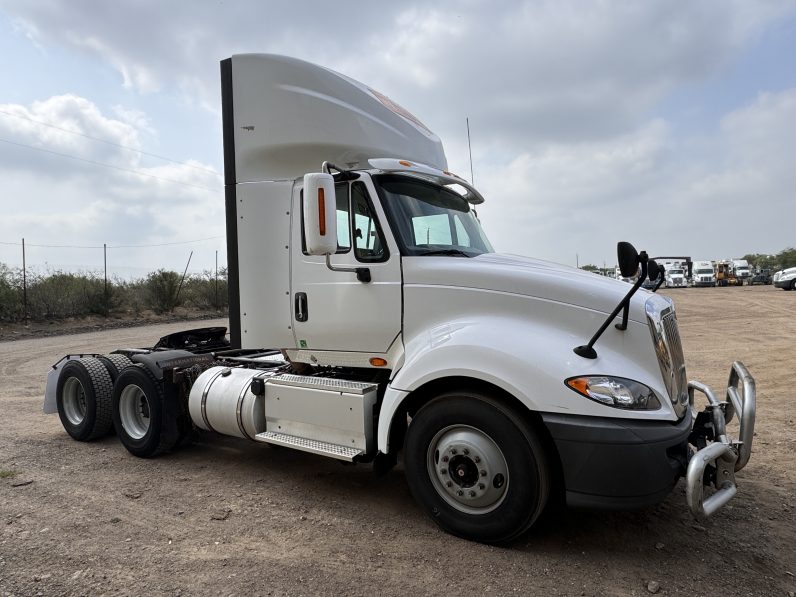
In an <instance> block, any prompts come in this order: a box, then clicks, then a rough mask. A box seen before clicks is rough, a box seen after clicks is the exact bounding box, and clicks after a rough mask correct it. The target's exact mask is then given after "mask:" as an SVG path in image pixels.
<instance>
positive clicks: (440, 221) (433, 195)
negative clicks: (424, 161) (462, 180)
mask: <svg viewBox="0 0 796 597" xmlns="http://www.w3.org/2000/svg"><path fill="white" fill-rule="evenodd" d="M373 181H374V184H375V185H376V189H377V190H378V193H379V197H380V198H381V202H382V205H383V206H384V211H385V213H386V214H387V218H388V219H389V221H390V226H391V227H392V229H393V231H394V233H395V237H396V240H397V241H398V244H399V246H400V247H401V252H402V253H403V254H404V255H452V256H458V257H475V256H476V255H481V254H482V253H492V252H494V249H492V245H491V244H490V243H489V240H488V239H487V238H486V235H485V234H484V231H483V230H482V228H481V224H480V223H479V222H478V220H477V219H476V217H475V212H474V211H473V209H472V208H471V206H470V204H469V203H468V202H467V201H465V200H464V198H462V196H461V195H459V194H458V193H456V192H455V191H452V190H451V189H448V188H447V187H444V186H440V185H437V184H434V183H432V182H428V181H425V180H420V179H417V178H412V177H409V176H401V175H391V174H382V175H377V176H374V177H373Z"/></svg>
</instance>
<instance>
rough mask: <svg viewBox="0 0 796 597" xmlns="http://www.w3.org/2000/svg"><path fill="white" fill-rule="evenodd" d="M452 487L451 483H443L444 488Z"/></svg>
mask: <svg viewBox="0 0 796 597" xmlns="http://www.w3.org/2000/svg"><path fill="white" fill-rule="evenodd" d="M452 485H453V483H451V482H450V481H448V482H447V483H445V487H450V486H452Z"/></svg>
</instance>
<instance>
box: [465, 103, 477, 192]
mask: <svg viewBox="0 0 796 597" xmlns="http://www.w3.org/2000/svg"><path fill="white" fill-rule="evenodd" d="M465 120H466V121H467V150H468V151H469V152H470V184H471V185H473V186H475V178H474V177H473V147H472V145H470V117H469V116H467V117H466V118H465Z"/></svg>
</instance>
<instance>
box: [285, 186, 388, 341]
mask: <svg viewBox="0 0 796 597" xmlns="http://www.w3.org/2000/svg"><path fill="white" fill-rule="evenodd" d="M335 194H336V202H337V253H336V254H334V255H332V256H331V257H330V262H331V265H332V266H334V267H343V268H367V269H368V270H369V272H370V281H369V282H362V281H360V280H358V279H357V275H356V274H355V273H352V272H341V271H333V270H330V269H329V268H328V267H327V265H326V257H325V256H316V255H307V253H306V247H305V245H304V242H303V239H302V236H303V235H302V228H303V225H302V221H301V213H302V209H301V192H300V191H297V192H294V194H293V218H292V221H293V230H292V235H291V240H292V243H293V247H294V248H293V250H292V251H291V293H292V297H291V299H292V300H291V303H292V308H293V313H292V321H293V332H294V335H295V340H296V348H298V349H308V350H316V351H344V352H366V353H386V352H387V349H388V348H389V347H390V345H391V344H392V343H393V341H394V340H395V338H396V337H397V336H398V334H399V333H400V331H401V312H402V308H401V300H402V293H401V256H400V253H399V251H398V247H397V245H396V243H395V240H394V239H393V237H392V235H391V234H390V231H389V229H388V228H387V227H386V226H385V223H386V219H385V216H384V212H383V211H382V209H381V206H380V205H379V204H378V198H377V195H376V193H375V189H374V188H373V184H372V182H371V180H370V178H369V177H368V176H366V175H363V176H361V177H360V178H358V179H357V180H353V181H342V182H337V183H336V185H335Z"/></svg>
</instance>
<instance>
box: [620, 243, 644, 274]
mask: <svg viewBox="0 0 796 597" xmlns="http://www.w3.org/2000/svg"><path fill="white" fill-rule="evenodd" d="M616 260H617V262H618V263H619V271H620V272H622V277H623V278H632V277H633V276H635V275H636V274H637V273H638V265H639V263H640V261H639V258H638V251H636V248H635V247H634V246H633V245H631V244H630V243H628V242H625V241H621V242H619V243H617V245H616Z"/></svg>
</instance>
